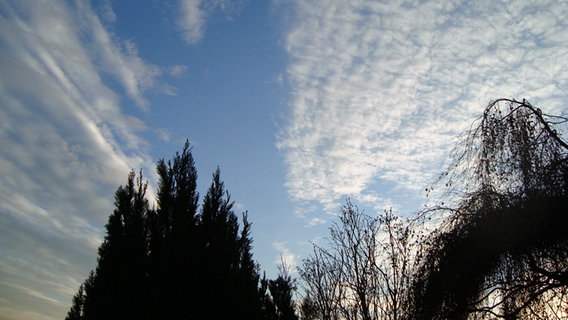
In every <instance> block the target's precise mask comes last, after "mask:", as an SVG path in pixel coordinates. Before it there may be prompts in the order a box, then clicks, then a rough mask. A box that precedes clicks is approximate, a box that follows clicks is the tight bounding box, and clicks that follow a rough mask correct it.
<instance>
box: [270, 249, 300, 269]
mask: <svg viewBox="0 0 568 320" xmlns="http://www.w3.org/2000/svg"><path fill="white" fill-rule="evenodd" d="M272 246H273V247H274V249H276V250H277V251H278V252H279V253H280V255H279V256H278V258H276V259H274V264H276V265H277V266H279V267H282V266H284V267H286V268H288V271H290V272H296V267H297V257H296V255H295V254H294V253H292V251H291V250H290V249H289V248H288V247H287V246H286V243H285V242H280V241H276V242H273V243H272Z"/></svg>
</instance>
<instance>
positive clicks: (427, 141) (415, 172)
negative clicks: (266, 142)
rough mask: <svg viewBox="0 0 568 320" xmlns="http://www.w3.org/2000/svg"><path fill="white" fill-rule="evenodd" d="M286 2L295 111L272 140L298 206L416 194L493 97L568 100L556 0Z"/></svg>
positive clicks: (547, 103)
mask: <svg viewBox="0 0 568 320" xmlns="http://www.w3.org/2000/svg"><path fill="white" fill-rule="evenodd" d="M292 2H293V5H292V6H291V7H292V8H293V9H292V10H293V12H292V13H291V16H292V18H291V21H290V25H289V28H288V30H287V34H286V38H285V47H286V50H287V52H288V53H289V55H290V62H289V65H288V67H287V77H288V81H289V84H290V86H291V89H292V93H291V98H290V105H291V113H290V117H289V119H288V123H287V125H286V127H285V128H284V130H282V132H281V135H280V136H279V141H278V144H277V145H278V147H279V148H280V149H281V150H283V151H284V152H285V161H286V164H287V167H288V176H287V188H288V190H289V193H290V195H291V197H292V198H293V199H295V200H297V201H298V202H299V203H303V205H304V206H312V207H313V204H314V203H318V204H319V205H321V206H322V207H323V208H324V209H326V210H336V209H337V200H338V199H340V198H342V197H345V196H350V197H354V198H356V199H358V200H359V201H362V202H367V203H370V204H372V205H375V206H379V207H380V206H381V204H384V203H385V201H388V200H390V199H389V197H390V195H392V194H394V193H393V192H396V193H398V194H405V193H406V194H410V195H412V194H414V195H416V197H418V194H419V193H418V190H423V188H424V187H425V186H426V185H427V184H428V182H430V181H431V179H432V178H433V177H434V176H435V175H436V174H437V173H438V172H439V170H440V169H441V165H442V163H443V162H444V160H445V157H446V154H447V152H448V151H449V149H450V147H451V144H452V143H453V138H454V137H455V136H456V135H458V134H460V133H462V132H463V131H464V130H465V129H467V126H468V125H469V124H470V122H471V120H472V119H473V117H476V116H478V115H479V113H480V112H481V111H482V108H483V106H484V105H485V104H487V103H488V102H489V101H490V100H493V99H496V98H500V97H514V98H518V99H522V98H527V99H529V100H530V101H531V102H532V103H533V104H535V105H538V106H542V107H543V108H546V110H547V111H549V112H559V111H560V110H561V108H562V107H563V106H566V105H568V103H567V102H568V100H567V99H566V98H567V96H566V93H565V88H566V87H567V85H568V61H567V60H566V59H565V57H566V55H567V54H568V21H566V19H565V17H566V16H568V6H566V5H565V4H563V3H561V2H558V1H538V3H535V2H534V1H493V0H491V1H387V2H380V1H357V0H354V1H334V2H332V1H326V2H325V3H322V2H321V1H315V0H314V1H311V0H295V1H292ZM377 186H380V188H377ZM378 189H380V190H378ZM416 209H418V208H416ZM312 220H313V219H312Z"/></svg>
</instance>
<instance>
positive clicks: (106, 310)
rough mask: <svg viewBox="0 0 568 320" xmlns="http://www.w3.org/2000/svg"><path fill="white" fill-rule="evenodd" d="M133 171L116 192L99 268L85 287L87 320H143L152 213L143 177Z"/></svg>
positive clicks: (101, 249) (100, 254)
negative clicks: (147, 229)
mask: <svg viewBox="0 0 568 320" xmlns="http://www.w3.org/2000/svg"><path fill="white" fill-rule="evenodd" d="M135 176H136V174H135V173H134V172H131V173H130V174H129V176H128V182H127V184H126V185H125V186H120V187H119V188H118V190H117V191H116V193H115V207H116V209H115V210H114V212H113V214H112V215H111V216H110V217H109V221H108V223H107V225H106V230H107V235H106V237H105V240H104V242H103V243H102V245H101V246H100V248H99V258H98V265H97V268H96V270H95V272H94V273H91V275H90V277H89V279H88V281H87V282H86V286H85V297H84V306H83V312H84V315H83V319H125V318H132V317H135V318H137V319H143V318H144V315H145V314H146V312H145V310H144V306H145V305H146V300H145V295H144V291H145V286H146V284H147V279H146V272H145V264H146V233H145V230H144V223H143V221H144V219H145V216H146V214H147V212H148V201H147V200H146V198H145V194H146V184H145V183H143V182H142V174H140V176H139V177H138V179H136V181H135Z"/></svg>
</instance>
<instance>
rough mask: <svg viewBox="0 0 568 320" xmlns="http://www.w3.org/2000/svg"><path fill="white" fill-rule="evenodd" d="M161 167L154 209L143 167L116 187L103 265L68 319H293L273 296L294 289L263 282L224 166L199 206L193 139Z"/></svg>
mask: <svg viewBox="0 0 568 320" xmlns="http://www.w3.org/2000/svg"><path fill="white" fill-rule="evenodd" d="M156 171H157V173H158V176H159V181H158V190H157V199H156V203H157V208H156V209H150V208H149V204H148V201H147V200H146V198H145V195H146V188H147V184H146V183H145V182H143V177H142V173H140V174H139V175H138V176H136V174H135V173H134V172H131V173H130V174H129V175H128V181H127V184H126V185H125V186H121V187H119V188H118V190H117V191H116V193H115V203H114V204H115V210H114V212H113V213H112V214H111V215H110V216H109V219H108V223H107V224H106V236H105V239H104V241H103V243H102V244H101V246H100V247H99V252H98V253H99V258H98V261H97V262H98V263H97V267H96V269H95V270H94V271H93V272H91V274H90V275H89V277H88V279H87V280H86V281H85V282H84V283H83V284H82V285H81V286H80V287H79V290H78V292H77V294H76V295H75V296H74V298H73V302H72V306H71V308H70V310H69V313H68V315H67V318H66V319H68V320H79V319H80V320H85V319H180V318H192V317H207V318H209V319H227V318H233V319H252V320H254V319H273V316H275V315H276V314H277V313H276V312H277V311H278V312H280V313H281V314H284V313H285V314H286V315H287V318H286V319H295V318H293V317H290V316H289V315H290V314H291V313H290V312H288V311H289V310H286V311H283V310H285V309H284V307H283V305H282V304H281V303H280V301H281V300H282V298H281V296H278V297H277V298H274V297H273V296H271V295H270V293H272V292H274V294H276V293H281V294H284V293H283V292H290V290H292V288H291V287H288V288H287V290H288V291H285V289H286V288H283V285H284V284H285V283H284V284H282V283H281V281H280V280H279V279H277V280H275V281H276V282H274V284H273V280H266V279H264V280H263V281H262V282H263V283H259V282H260V280H259V279H260V276H259V265H258V263H256V262H255V261H254V259H253V254H252V243H253V239H252V237H251V225H252V224H251V223H250V222H249V220H248V215H247V213H246V212H245V213H243V216H242V223H243V225H242V228H241V226H240V225H239V221H238V218H237V216H236V215H235V213H234V211H233V201H232V200H231V197H230V195H229V192H228V191H227V190H225V186H224V183H223V181H222V180H221V174H220V170H219V168H217V170H216V171H215V173H214V174H213V177H212V183H211V185H210V187H209V189H208V190H207V193H206V195H205V197H204V198H203V202H202V206H201V208H199V206H198V203H199V194H198V192H197V183H196V182H197V170H196V169H195V164H194V161H193V156H192V153H191V148H190V145H189V142H186V143H185V145H184V148H183V150H182V152H181V153H176V154H175V156H174V157H173V159H172V160H171V161H168V162H166V161H164V160H163V159H162V160H160V161H158V163H157V166H156ZM269 283H270V284H271V287H270V293H269V292H268V286H266V285H265V284H269ZM275 288H277V289H278V290H277V289H275ZM276 300H278V304H275V303H273V301H276ZM276 306H278V308H276ZM278 319H284V318H283V317H279V318H278Z"/></svg>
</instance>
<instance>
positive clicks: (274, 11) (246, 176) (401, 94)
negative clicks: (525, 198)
mask: <svg viewBox="0 0 568 320" xmlns="http://www.w3.org/2000/svg"><path fill="white" fill-rule="evenodd" d="M567 17H568V5H566V4H563V3H562V2H561V1H545V0H543V1H538V4H536V3H534V1H532V2H530V1H527V2H525V1H494V0H491V1H458V0H447V1H360V0H353V1H315V0H313V1H310V0H272V1H252V0H250V1H245V0H242V1H239V0H236V1H226V0H210V1H200V0H176V1H165V0H153V1H134V0H130V1H111V0H100V1H81V0H77V1H59V0H50V1H41V0H29V1H27V0H14V1H9V0H0V70H1V72H0V145H1V149H0V150H1V151H0V318H2V319H61V318H63V317H64V316H65V314H66V312H67V310H68V307H69V304H70V301H71V297H72V295H73V294H74V293H75V292H76V290H77V287H78V286H79V284H80V283H81V282H82V281H83V280H84V279H85V278H86V276H87V275H88V272H89V271H90V270H91V269H93V268H94V267H95V265H96V250H97V247H98V245H99V244H100V242H101V240H102V237H103V236H104V233H103V226H104V224H105V223H106V219H107V217H108V215H109V214H110V213H111V212H112V209H113V208H112V203H113V198H112V195H113V193H114V191H115V190H116V188H117V187H118V186H119V185H120V184H123V183H124V182H125V181H126V177H127V173H128V172H129V171H130V169H136V170H138V169H142V170H143V172H144V175H145V176H146V178H147V179H148V180H149V182H150V184H151V185H153V186H155V183H156V180H155V173H154V164H155V162H156V160H157V159H159V158H169V157H171V156H172V155H173V154H174V153H175V152H176V151H178V150H180V149H181V147H182V145H183V142H184V141H185V139H189V140H190V141H191V143H192V144H193V147H194V149H193V154H194V158H195V160H196V164H197V167H198V172H199V175H200V176H199V186H200V190H201V193H202V194H203V193H204V192H205V190H206V188H207V186H208V185H209V182H210V177H211V173H212V172H213V171H214V170H215V169H216V167H217V166H219V167H220V168H221V174H222V178H223V179H224V181H225V184H226V186H227V188H228V189H229V191H230V192H231V194H232V197H233V199H234V200H235V201H236V208H237V211H244V210H248V211H249V217H250V220H251V221H252V223H253V238H254V254H255V258H256V260H257V261H259V262H260V263H261V268H262V270H266V271H267V273H268V275H269V276H274V275H275V274H276V264H277V262H278V261H279V260H280V256H283V257H284V258H285V260H286V261H288V263H290V264H291V265H292V266H295V265H297V264H298V263H299V261H301V259H302V257H303V256H304V255H305V253H306V252H307V251H308V250H309V248H310V244H309V242H310V241H318V239H321V237H323V236H324V235H325V234H326V232H327V231H326V230H327V227H328V225H329V222H330V221H331V220H332V219H333V217H334V214H335V213H336V212H337V211H338V208H339V207H340V205H341V204H342V203H343V201H344V199H345V198H346V197H351V198H352V199H354V201H355V202H356V203H358V204H359V205H360V207H362V208H365V209H366V210H367V212H368V213H373V212H380V211H382V210H383V209H387V208H389V207H391V206H392V207H393V208H394V209H395V211H396V212H397V213H399V214H401V215H408V214H411V213H412V212H414V211H416V210H418V209H420V207H421V205H422V204H423V203H424V202H425V201H426V200H425V199H424V194H423V192H422V191H423V190H424V188H425V187H426V186H428V184H429V183H430V182H431V181H432V180H433V179H434V178H435V176H436V174H437V173H439V172H440V170H441V169H442V168H443V165H444V163H445V161H446V156H447V154H448V151H449V150H450V148H451V146H452V144H453V143H454V142H455V137H456V136H457V135H458V134H460V133H462V132H463V131H464V130H466V129H467V128H468V125H469V124H470V123H471V121H472V120H473V119H474V118H475V117H476V116H478V115H479V114H480V112H481V111H482V108H483V106H484V105H486V104H487V103H488V102H489V101H491V100H493V99H496V98H500V97H506V98H517V99H522V98H527V99H528V100H529V101H530V102H531V103H532V104H533V105H536V106H538V107H540V108H542V109H543V110H546V112H548V113H560V112H562V111H563V110H564V109H565V107H566V106H567V105H568V99H567V98H568V97H567V94H566V93H565V91H566V90H565V89H566V87H567V84H568V60H566V57H567V56H568V25H567V24H568V19H566V18H567Z"/></svg>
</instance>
